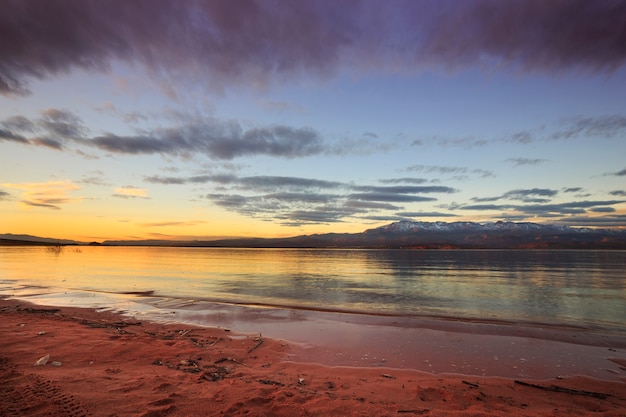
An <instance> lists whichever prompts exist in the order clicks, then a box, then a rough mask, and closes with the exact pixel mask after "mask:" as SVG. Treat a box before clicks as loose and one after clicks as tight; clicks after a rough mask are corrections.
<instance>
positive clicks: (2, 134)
mask: <svg viewBox="0 0 626 417" xmlns="http://www.w3.org/2000/svg"><path fill="white" fill-rule="evenodd" d="M0 140H6V141H11V142H18V143H22V144H28V143H29V141H28V139H26V138H25V137H24V136H22V135H19V134H17V133H14V132H12V131H10V130H6V129H2V128H0Z"/></svg>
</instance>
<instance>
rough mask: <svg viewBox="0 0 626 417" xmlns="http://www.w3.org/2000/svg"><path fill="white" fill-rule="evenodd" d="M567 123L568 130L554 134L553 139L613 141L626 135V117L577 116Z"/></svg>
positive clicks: (617, 115) (615, 115) (616, 115)
mask: <svg viewBox="0 0 626 417" xmlns="http://www.w3.org/2000/svg"><path fill="white" fill-rule="evenodd" d="M565 123H566V128H565V129H562V130H559V131H557V132H555V133H553V134H552V136H551V139H571V138H576V137H586V138H596V137H600V138H605V139H612V138H616V137H623V136H624V134H625V133H626V116H624V115H620V114H612V115H605V116H597V117H585V116H577V117H574V118H572V119H570V120H568V121H566V122H565Z"/></svg>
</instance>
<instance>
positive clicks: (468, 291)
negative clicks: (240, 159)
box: [0, 246, 626, 332]
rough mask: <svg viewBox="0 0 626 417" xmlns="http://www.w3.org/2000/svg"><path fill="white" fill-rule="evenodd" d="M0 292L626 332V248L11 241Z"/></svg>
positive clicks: (135, 305) (137, 304)
mask: <svg viewBox="0 0 626 417" xmlns="http://www.w3.org/2000/svg"><path fill="white" fill-rule="evenodd" d="M0 295H12V296H19V297H22V298H31V299H33V301H34V302H39V303H41V302H42V301H46V302H47V303H57V304H62V305H80V306H86V307H103V306H106V304H112V307H118V308H120V309H129V308H131V309H141V308H145V309H157V310H159V309H172V308H174V307H184V306H186V305H190V303H197V302H215V303H220V304H230V305H240V306H241V305H243V306H258V307H268V308H269V307H273V308H277V307H281V308H286V309H288V310H289V309H292V310H293V309H297V310H302V309H304V310H314V311H338V312H350V313H362V314H371V315H389V316H403V317H407V316H427V317H441V318H462V319H467V320H471V319H478V320H504V321H517V322H519V321H525V322H532V323H547V324H551V325H553V324H565V325H573V326H584V327H590V328H601V329H610V330H612V331H618V332H626V324H625V322H624V318H625V317H626V251H569V250H554V251H545V250H522V251H520V250H422V251H419V250H345V249H329V250H327V249H229V248H170V247H103V246H88V247H82V246H81V247H64V248H62V250H60V251H53V250H50V248H48V247H34V246H33V247H0Z"/></svg>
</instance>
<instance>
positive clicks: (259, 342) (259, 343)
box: [248, 337, 263, 353]
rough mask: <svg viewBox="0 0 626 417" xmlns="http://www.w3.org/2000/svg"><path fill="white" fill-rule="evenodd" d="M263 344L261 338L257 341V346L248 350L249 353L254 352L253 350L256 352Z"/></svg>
mask: <svg viewBox="0 0 626 417" xmlns="http://www.w3.org/2000/svg"><path fill="white" fill-rule="evenodd" d="M262 343H263V338H262V337H259V339H258V340H257V342H256V344H255V345H254V346H252V347H251V348H250V349H248V353H250V352H252V351H253V350H255V349H256V348H258V347H259V346H261V344H262Z"/></svg>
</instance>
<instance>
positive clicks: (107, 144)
mask: <svg viewBox="0 0 626 417" xmlns="http://www.w3.org/2000/svg"><path fill="white" fill-rule="evenodd" d="M1 125H2V126H4V128H0V139H4V140H11V141H16V142H20V143H23V144H31V145H44V146H49V147H52V148H55V149H61V148H63V147H64V142H68V141H72V143H74V144H81V145H86V146H92V147H95V148H98V149H100V150H103V151H106V152H111V153H116V154H164V155H170V156H186V155H190V154H202V155H205V156H208V157H210V158H215V159H227V160H228V159H233V158H236V157H242V156H252V155H270V156H275V157H284V158H297V157H306V156H310V155H318V154H321V153H323V152H329V149H328V148H327V147H326V145H325V144H324V141H323V140H322V137H321V136H320V135H319V134H318V133H317V132H316V131H315V130H313V129H311V128H308V127H303V128H294V127H291V126H285V125H272V126H265V127H253V128H250V129H247V130H245V129H243V128H242V127H241V126H240V124H239V123H237V122H235V121H222V120H217V119H211V118H207V119H202V120H185V121H184V123H182V124H180V125H178V126H173V127H168V128H157V129H153V130H148V131H144V133H143V134H141V135H134V136H120V135H116V134H114V133H107V134H104V135H100V136H96V137H91V138H89V137H86V134H87V133H88V129H87V128H86V127H85V126H84V125H83V123H82V120H81V119H80V118H79V117H78V116H76V115H75V114H73V113H71V112H69V111H65V110H59V109H48V110H45V111H43V112H42V117H41V118H40V119H37V120H35V121H30V120H29V119H26V118H24V117H21V118H19V119H18V118H16V117H12V118H9V119H7V120H5V121H3V122H2V124H1ZM20 130H21V131H26V130H27V131H29V132H30V133H36V132H43V133H44V134H43V135H39V136H38V138H35V139H29V138H27V137H26V136H25V135H23V134H20V133H17V132H18V131H20ZM41 138H46V139H41ZM52 138H53V139H52Z"/></svg>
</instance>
